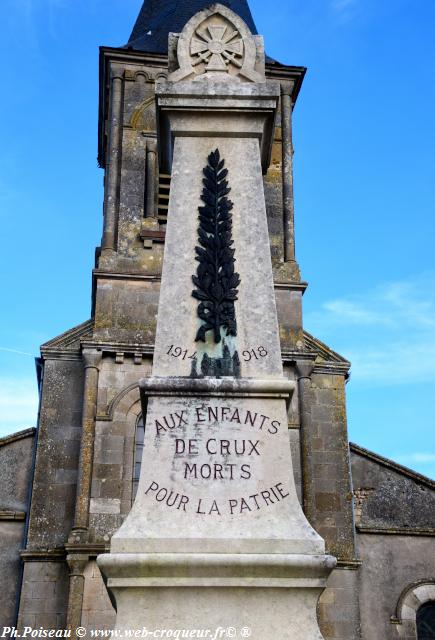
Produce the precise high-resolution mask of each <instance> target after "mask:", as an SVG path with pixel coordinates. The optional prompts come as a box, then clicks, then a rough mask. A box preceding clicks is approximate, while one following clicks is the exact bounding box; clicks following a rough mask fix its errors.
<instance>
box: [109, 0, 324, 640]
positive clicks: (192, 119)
mask: <svg viewBox="0 0 435 640" xmlns="http://www.w3.org/2000/svg"><path fill="white" fill-rule="evenodd" d="M170 37H171V38H172V42H173V45H174V42H175V45H176V46H171V48H170V52H172V51H174V52H176V56H175V57H176V59H170V64H169V68H170V69H172V70H173V71H171V73H170V74H169V76H168V80H167V81H162V82H160V83H159V84H158V85H157V87H156V95H157V108H158V120H159V132H158V135H159V150H160V157H159V163H160V170H161V171H164V172H166V173H170V174H171V176H172V181H171V191H170V198H169V208H168V223H167V231H166V240H165V253H164V263H163V273H162V282H161V291H160V299H159V310H158V318H157V329H156V343H155V353H154V362H153V372H152V376H151V377H150V378H145V379H142V380H141V381H140V388H141V399H142V408H143V412H144V414H145V416H146V418H145V420H146V429H145V441H144V451H143V462H142V467H141V477H140V482H139V488H138V493H137V497H136V501H135V503H134V505H133V508H132V510H131V512H130V514H129V515H128V517H127V519H126V520H125V522H124V524H123V525H122V526H121V528H120V529H119V530H118V531H117V532H116V533H115V535H114V536H113V538H112V541H111V552H110V554H106V555H102V556H99V558H98V563H99V566H100V568H101V570H102V572H103V573H104V575H105V577H106V580H107V586H108V589H109V591H110V593H111V595H112V598H113V601H114V602H116V606H117V622H116V624H117V628H118V629H119V630H121V631H122V630H124V629H126V628H128V629H131V628H141V627H142V626H146V627H147V628H150V629H152V628H163V627H165V628H174V629H176V628H178V629H181V628H183V629H199V628H202V629H214V628H217V627H236V626H239V627H240V628H242V627H249V628H250V630H251V633H252V635H251V637H252V638H253V639H254V640H268V639H274V640H275V639H276V638H281V639H290V638H292V639H294V638H298V640H308V639H310V640H314V639H316V640H319V639H321V638H322V636H321V634H320V631H319V628H318V625H317V619H316V602H317V598H318V596H319V594H320V593H321V591H322V589H323V587H324V586H325V581H326V578H327V576H328V575H329V573H330V572H331V570H332V568H333V566H334V563H335V559H334V558H332V557H330V556H328V555H325V550H324V542H323V540H322V538H320V536H319V535H318V534H317V533H316V532H315V531H314V530H313V529H312V527H311V526H310V525H309V523H308V521H307V520H306V518H305V516H304V513H303V511H302V509H301V506H300V503H299V500H298V497H297V495H296V490H295V484H294V479H293V471H292V461H291V454H290V443H289V435H288V422H287V406H288V403H289V401H290V399H291V397H292V394H293V390H294V382H293V381H292V380H289V379H287V378H286V377H285V376H284V374H283V368H282V360H281V353H280V343H279V333H278V323H277V316H276V305H275V297H274V286H273V276H272V265H271V258H270V249H269V237H268V230H267V220H266V211H265V201H264V193H263V180H262V175H263V172H265V171H266V170H267V167H268V163H269V156H270V145H271V140H272V135H273V129H274V123H275V114H276V109H277V105H278V100H279V87H278V86H277V85H276V84H275V83H274V82H270V81H266V78H265V74H264V52H263V45H262V39H261V38H260V37H259V36H253V35H252V34H251V33H250V31H249V29H248V27H247V26H246V24H245V23H244V22H243V21H242V20H241V19H240V18H239V17H238V16H237V15H236V14H234V13H233V12H232V11H231V10H229V9H228V8H227V7H224V6H222V5H219V4H218V5H213V6H211V7H210V8H209V9H206V10H204V11H201V12H199V13H198V14H196V15H195V16H193V18H191V19H190V20H189V21H188V23H187V24H186V26H185V27H184V29H183V31H182V33H181V34H178V35H177V34H171V36H170ZM174 38H175V41H174ZM171 55H172V54H171ZM174 55H175V54H174Z"/></svg>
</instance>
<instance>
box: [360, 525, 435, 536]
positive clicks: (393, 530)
mask: <svg viewBox="0 0 435 640" xmlns="http://www.w3.org/2000/svg"><path fill="white" fill-rule="evenodd" d="M356 530H357V532H358V533H359V534H366V533H367V534H377V535H382V536H421V537H433V536H435V529H434V528H429V529H424V528H415V529H411V528H400V527H376V526H375V527H370V526H365V525H357V526H356Z"/></svg>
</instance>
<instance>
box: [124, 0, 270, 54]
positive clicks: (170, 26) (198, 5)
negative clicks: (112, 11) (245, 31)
mask: <svg viewBox="0 0 435 640" xmlns="http://www.w3.org/2000/svg"><path fill="white" fill-rule="evenodd" d="M212 4H215V3H214V2H210V0H144V3H143V5H142V9H141V10H140V13H139V16H138V18H137V20H136V24H135V25H134V27H133V31H132V32H131V35H130V38H129V40H128V43H127V44H126V45H125V47H127V48H131V49H134V50H136V51H145V52H147V53H160V54H162V55H166V54H167V52H168V34H169V32H173V33H180V32H181V31H182V29H183V27H184V25H185V24H186V22H187V21H188V20H190V18H191V17H192V16H193V15H195V13H198V11H202V10H203V9H206V8H207V7H209V6H211V5H212ZM220 4H223V5H225V6H226V7H228V8H229V9H231V10H232V11H234V13H237V15H239V16H240V17H241V18H242V19H243V20H244V21H245V22H246V24H247V25H248V27H249V29H250V30H251V31H252V33H254V34H256V33H257V28H256V26H255V23H254V20H253V19H252V15H251V10H250V9H249V5H248V2H247V0H220Z"/></svg>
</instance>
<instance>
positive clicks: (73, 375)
mask: <svg viewBox="0 0 435 640" xmlns="http://www.w3.org/2000/svg"><path fill="white" fill-rule="evenodd" d="M221 4H222V5H224V6H225V7H228V8H229V9H231V10H232V11H234V12H235V13H236V14H237V15H238V16H239V17H240V18H241V19H242V20H243V21H244V23H245V24H246V25H247V28H248V29H249V30H250V32H251V33H252V34H256V33H257V32H256V27H255V23H254V21H253V19H252V16H251V13H250V10H249V7H248V5H247V2H246V0H222V3H221ZM207 6H208V3H207V2H205V1H204V0H190V1H189V2H177V1H176V0H161V1H160V2H159V3H156V2H154V1H153V0H145V2H144V4H143V7H142V9H141V12H140V14H139V16H138V19H137V21H136V24H135V26H134V28H133V31H132V34H131V36H130V39H129V42H128V43H127V45H126V46H124V47H122V48H109V47H102V48H101V50H100V107H99V124H98V144H99V154H98V157H99V163H100V166H101V167H102V168H103V170H104V176H105V182H104V222H103V236H102V241H101V247H99V248H98V249H97V251H96V260H95V268H94V270H93V273H92V282H93V289H92V291H93V293H92V309H91V314H90V316H91V318H90V320H87V321H86V322H84V323H83V324H81V325H79V326H78V327H74V328H72V329H70V330H68V331H66V332H65V333H64V334H62V335H60V336H58V337H56V338H54V339H53V340H50V341H49V342H47V343H46V344H44V345H42V347H41V357H40V358H39V359H38V367H37V369H38V381H39V389H40V408H39V415H38V427H37V429H34V430H33V429H29V430H26V431H23V432H20V433H17V434H14V435H11V436H8V437H6V438H3V439H2V440H0V462H1V465H0V480H1V484H0V569H1V575H2V577H3V580H2V582H1V585H0V594H1V604H0V627H2V626H4V627H17V628H23V627H26V626H27V627H32V628H39V627H43V628H46V629H55V628H56V629H71V630H74V629H76V628H77V627H80V626H81V627H84V628H86V629H89V630H90V629H111V628H112V627H113V625H114V621H115V612H114V609H113V606H112V603H111V601H110V598H109V596H108V593H107V591H106V587H105V585H104V582H103V578H102V576H101V573H100V571H99V569H98V566H97V563H96V558H97V557H98V556H99V555H100V554H102V553H105V552H107V551H108V550H109V545H110V539H111V536H112V535H113V533H114V532H116V531H117V530H118V529H119V527H120V526H121V524H122V523H123V521H124V520H125V518H126V516H127V514H128V513H129V512H130V510H131V507H132V503H133V501H134V498H135V495H136V491H137V486H138V479H139V474H140V468H141V462H142V453H143V442H144V419H143V416H142V409H141V403H140V396H139V386H138V380H139V379H140V378H146V377H148V376H150V374H151V366H152V361H153V349H154V340H155V329H156V317H157V306H158V301H159V289H160V279H161V269H162V260H163V251H164V247H165V230H166V223H167V212H168V203H169V197H170V192H171V175H170V171H168V169H166V168H163V167H162V163H161V162H160V158H161V154H162V150H161V148H160V147H161V144H160V140H159V136H158V131H159V123H158V122H157V121H156V98H155V87H156V83H157V82H158V81H159V80H160V79H164V78H166V77H167V74H168V71H169V72H171V73H173V72H175V71H177V69H173V68H171V67H170V66H169V69H168V46H169V54H170V53H171V47H172V48H173V47H175V44H176V40H175V36H174V35H173V34H176V33H180V32H181V31H182V30H183V27H184V25H185V24H186V23H187V22H188V20H189V19H190V18H191V17H192V16H193V15H194V14H196V13H197V12H199V11H201V10H204V9H205V8H206V7H207ZM168 43H169V44H168ZM212 54H213V55H218V54H215V53H212ZM195 55H197V57H198V65H200V64H201V60H203V59H202V58H201V56H202V55H203V51H201V50H200V47H199V48H198V51H196V50H195ZM229 55H235V53H234V51H233V52H230V54H229ZM169 60H171V56H170V55H169ZM217 64H218V63H217ZM304 73H305V68H303V67H296V66H290V65H285V64H281V63H279V62H276V61H275V60H272V59H270V58H266V77H267V78H268V79H271V80H274V81H276V82H278V83H279V86H280V107H279V113H278V117H277V120H276V122H275V126H274V127H271V130H270V131H266V132H265V135H268V136H269V137H273V140H272V153H271V157H270V158H266V159H265V161H264V176H263V186H264V193H265V200H266V210H267V222H268V230H269V239H270V251H271V256H272V267H273V276H274V288H275V297H276V305H277V311H278V319H279V333H280V342H281V354H282V361H283V366H284V371H285V375H286V377H287V378H288V379H289V380H292V381H294V383H295V393H294V394H293V397H292V400H291V403H290V406H289V408H288V432H289V447H290V448H291V454H292V461H293V471H294V477H295V483H296V487H297V492H298V497H299V500H300V502H301V504H302V506H303V510H304V512H305V515H306V517H307V519H308V520H309V522H310V524H311V525H312V526H313V528H314V529H315V530H316V531H317V532H318V533H319V534H320V535H321V536H322V538H323V539H324V540H325V542H326V551H327V553H329V554H331V555H332V556H335V558H337V565H336V568H335V569H334V570H333V571H332V573H331V575H330V577H329V579H328V583H327V587H326V589H325V590H324V592H323V593H322V595H321V597H320V600H319V603H318V611H317V613H318V620H319V626H320V629H321V631H322V634H323V636H324V638H325V639H327V640H345V639H346V640H350V639H352V640H354V639H355V640H357V639H358V638H362V639H363V640H375V639H379V638H382V639H384V638H385V639H386V640H396V639H399V638H407V639H411V638H412V639H415V640H417V639H419V640H422V639H427V638H435V553H434V536H435V492H434V483H433V481H431V480H430V479H428V478H426V477H424V476H422V475H420V474H417V473H414V472H412V471H411V470H409V469H406V468H404V467H402V466H400V465H398V464H396V463H394V462H393V461H391V460H388V459H385V458H383V457H381V456H378V455H376V454H375V453H373V452H370V451H367V450H365V449H363V448H361V447H359V446H357V445H355V444H349V441H348V435H347V422H346V400H345V387H346V382H347V379H348V375H349V369H350V363H349V362H348V361H346V360H345V359H344V358H343V357H341V356H340V355H339V354H337V353H336V352H334V351H333V350H332V349H331V348H329V347H328V346H326V345H325V344H323V343H322V342H320V341H319V340H318V339H316V338H315V337H314V336H312V335H310V334H309V333H307V332H306V331H305V330H304V328H303V322H302V297H303V294H304V291H305V289H306V287H307V283H306V282H304V281H303V279H302V278H301V274H300V269H299V265H298V263H297V261H296V256H295V238H294V207H293V166H292V163H293V148H292V111H293V109H294V107H295V104H296V101H297V99H298V95H299V92H300V89H301V85H302V81H303V78H304ZM187 162H188V158H186V163H187ZM182 233H183V229H180V234H182ZM172 347H173V352H172V353H173V355H174V357H178V356H182V351H181V348H180V347H179V346H178V345H172ZM177 349H180V353H178V351H176V350H177ZM176 353H178V356H177V355H176ZM430 629H431V630H430Z"/></svg>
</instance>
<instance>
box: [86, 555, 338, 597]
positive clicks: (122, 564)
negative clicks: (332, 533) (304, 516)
mask: <svg viewBox="0 0 435 640" xmlns="http://www.w3.org/2000/svg"><path fill="white" fill-rule="evenodd" d="M97 564H98V566H99V567H100V569H101V571H102V573H103V574H104V575H105V576H106V578H107V579H108V586H109V587H111V588H113V587H127V586H129V587H195V586H200V587H213V586H218V587H235V586H238V587H251V588H255V587H257V588H258V587H265V586H266V587H269V588H274V587H275V588H277V587H278V588H287V589H288V588H289V587H290V588H291V587H296V588H302V587H304V588H313V587H320V588H322V587H324V586H325V583H326V579H327V577H328V576H329V574H330V573H331V571H332V569H334V567H335V565H336V559H335V558H334V557H333V556H328V555H306V554H283V553H261V554H255V553H244V554H236V553H234V554H232V553H228V554H227V553H226V554H221V553H206V554H204V553H118V554H113V553H112V554H110V555H101V556H98V558H97Z"/></svg>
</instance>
